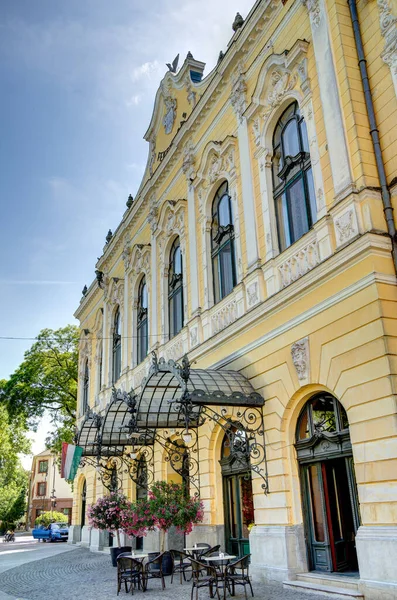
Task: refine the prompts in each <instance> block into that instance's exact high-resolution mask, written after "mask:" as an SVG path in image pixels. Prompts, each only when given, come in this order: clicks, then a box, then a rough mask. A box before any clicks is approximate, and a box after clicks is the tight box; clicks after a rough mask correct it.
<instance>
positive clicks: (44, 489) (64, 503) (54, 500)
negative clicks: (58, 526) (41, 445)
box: [26, 450, 73, 529]
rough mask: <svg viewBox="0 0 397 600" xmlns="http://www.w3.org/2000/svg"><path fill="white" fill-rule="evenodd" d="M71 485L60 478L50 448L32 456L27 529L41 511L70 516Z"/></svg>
mask: <svg viewBox="0 0 397 600" xmlns="http://www.w3.org/2000/svg"><path fill="white" fill-rule="evenodd" d="M72 506H73V491H72V486H71V485H70V484H69V483H67V482H66V481H65V480H64V479H61V475H60V472H59V466H58V464H57V457H56V456H54V455H53V454H52V453H51V452H50V450H43V452H40V454H36V456H34V457H33V461H32V468H31V471H30V481H29V498H28V510H27V523H26V525H27V529H31V528H33V527H34V523H35V520H36V519H37V517H39V516H40V515H41V513H43V512H45V511H48V510H54V511H57V512H62V513H64V514H65V515H67V516H68V522H69V524H70V522H71V517H72Z"/></svg>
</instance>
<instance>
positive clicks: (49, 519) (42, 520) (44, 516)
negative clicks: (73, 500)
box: [35, 510, 68, 526]
mask: <svg viewBox="0 0 397 600" xmlns="http://www.w3.org/2000/svg"><path fill="white" fill-rule="evenodd" d="M67 522H68V517H67V515H64V514H63V513H61V512H57V511H56V510H47V511H45V512H43V513H41V515H40V516H38V517H37V519H36V520H35V525H47V526H48V525H49V524H50V523H67Z"/></svg>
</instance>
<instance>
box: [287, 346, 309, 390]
mask: <svg viewBox="0 0 397 600" xmlns="http://www.w3.org/2000/svg"><path fill="white" fill-rule="evenodd" d="M291 356H292V362H293V363H294V367H295V369H296V372H297V375H298V379H299V381H301V380H302V379H307V378H308V377H309V368H310V354H309V338H308V337H304V338H302V339H301V340H298V341H297V342H295V343H294V344H292V346H291Z"/></svg>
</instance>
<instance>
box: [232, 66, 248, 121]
mask: <svg viewBox="0 0 397 600" xmlns="http://www.w3.org/2000/svg"><path fill="white" fill-rule="evenodd" d="M239 70H240V67H239ZM246 91H247V84H246V82H245V74H244V73H242V72H240V73H239V74H238V75H236V76H235V77H234V78H233V79H232V89H231V93H230V101H231V103H232V106H233V109H234V112H235V113H236V115H237V117H238V118H239V120H240V122H241V121H242V119H243V113H244V111H245V109H246V107H247V101H246Z"/></svg>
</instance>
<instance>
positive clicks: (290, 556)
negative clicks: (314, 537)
mask: <svg viewBox="0 0 397 600" xmlns="http://www.w3.org/2000/svg"><path fill="white" fill-rule="evenodd" d="M249 540H250V552H251V566H250V572H251V573H252V575H253V576H254V577H255V579H257V580H259V581H266V580H275V581H280V582H281V581H286V580H288V579H295V577H296V574H297V573H305V572H307V570H308V567H307V558H306V547H305V539H304V532H303V525H302V524H300V525H291V526H281V525H256V526H255V527H253V528H252V530H251V533H250V537H249Z"/></svg>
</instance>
